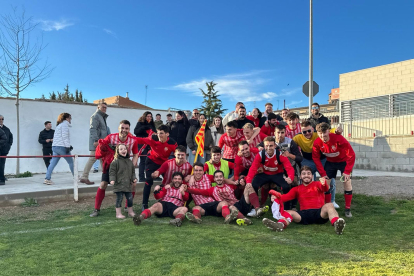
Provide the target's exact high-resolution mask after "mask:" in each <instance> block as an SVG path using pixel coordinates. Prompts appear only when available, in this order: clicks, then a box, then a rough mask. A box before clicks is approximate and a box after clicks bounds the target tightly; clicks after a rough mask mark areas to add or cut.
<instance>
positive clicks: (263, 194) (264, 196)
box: [260, 187, 270, 205]
mask: <svg viewBox="0 0 414 276" xmlns="http://www.w3.org/2000/svg"><path fill="white" fill-rule="evenodd" d="M269 191H270V189H266V188H263V187H262V188H261V189H260V205H264V204H265V203H266V200H267V197H268V196H269Z"/></svg>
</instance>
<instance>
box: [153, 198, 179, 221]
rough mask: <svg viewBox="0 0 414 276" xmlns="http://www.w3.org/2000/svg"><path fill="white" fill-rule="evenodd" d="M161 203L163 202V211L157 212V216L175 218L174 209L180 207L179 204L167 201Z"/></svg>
mask: <svg viewBox="0 0 414 276" xmlns="http://www.w3.org/2000/svg"><path fill="white" fill-rule="evenodd" d="M159 203H161V205H162V213H161V214H156V216H157V217H159V218H165V217H170V218H174V215H173V214H174V211H175V210H176V209H177V208H178V206H177V205H175V204H173V203H171V202H167V201H159Z"/></svg>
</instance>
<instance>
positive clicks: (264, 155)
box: [262, 148, 280, 165]
mask: <svg viewBox="0 0 414 276" xmlns="http://www.w3.org/2000/svg"><path fill="white" fill-rule="evenodd" d="M275 150H276V159H277V163H278V164H280V158H279V156H280V151H279V150H278V149H277V148H276V149H275ZM265 161H266V150H264V149H262V164H263V165H264V163H265Z"/></svg>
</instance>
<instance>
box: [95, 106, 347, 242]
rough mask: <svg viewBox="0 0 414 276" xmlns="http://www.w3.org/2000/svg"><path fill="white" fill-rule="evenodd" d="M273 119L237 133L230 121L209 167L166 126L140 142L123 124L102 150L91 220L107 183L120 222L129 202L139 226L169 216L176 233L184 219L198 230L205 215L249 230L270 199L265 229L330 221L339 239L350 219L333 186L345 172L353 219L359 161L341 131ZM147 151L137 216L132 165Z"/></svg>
mask: <svg viewBox="0 0 414 276" xmlns="http://www.w3.org/2000/svg"><path fill="white" fill-rule="evenodd" d="M269 115H270V116H268V117H267V120H266V122H265V124H264V125H263V126H262V127H261V128H259V127H255V126H254V125H252V124H250V123H247V124H245V125H243V127H242V128H241V129H239V128H238V127H240V122H238V120H239V118H236V119H235V120H232V121H229V122H227V123H226V125H225V133H224V134H223V135H221V137H220V139H219V142H218V145H217V146H213V147H212V148H211V158H210V160H206V162H205V163H204V164H203V163H201V162H195V163H194V164H190V163H189V162H188V161H187V149H186V147H184V146H180V145H178V146H177V143H176V142H175V141H174V140H173V139H172V138H170V137H169V132H170V127H169V126H167V125H161V126H159V127H158V128H157V132H156V134H155V133H153V134H151V135H149V137H147V138H139V137H135V136H133V135H132V134H131V133H130V122H129V121H127V120H123V121H121V122H120V125H119V132H118V133H114V134H110V135H108V136H107V137H106V138H105V139H102V140H100V141H99V145H98V147H97V151H96V156H97V158H102V161H103V174H102V183H101V186H100V187H99V188H98V191H97V194H96V198H95V211H94V213H93V214H95V215H91V216H96V215H97V214H99V210H100V206H101V203H102V200H103V199H104V197H105V189H106V187H107V185H108V183H110V184H115V185H114V191H115V192H116V194H117V202H116V210H117V215H116V216H117V218H125V216H123V215H122V213H121V207H122V206H121V203H122V199H123V196H125V197H126V206H125V210H126V211H127V213H128V216H130V217H133V222H134V224H135V225H137V226H138V225H141V223H142V222H143V221H144V220H145V219H147V218H149V217H151V216H152V215H156V216H158V217H171V218H172V219H171V220H170V224H172V225H174V226H178V227H179V226H181V225H182V223H183V221H184V220H185V218H187V219H188V220H189V221H191V222H194V223H198V224H200V223H202V217H203V216H217V217H223V219H224V223H232V222H233V221H235V222H236V223H237V224H238V225H250V224H252V223H253V221H252V219H251V218H248V216H249V217H254V218H260V217H261V216H263V214H264V213H265V212H267V211H269V207H268V206H266V201H267V199H268V195H270V199H271V202H272V204H271V208H270V209H271V212H272V215H273V218H274V220H272V219H267V218H264V219H263V220H262V222H263V224H264V225H265V226H266V227H268V228H270V229H272V230H274V231H279V232H280V231H283V230H284V229H285V228H286V227H287V226H288V225H289V224H290V223H291V222H292V221H293V222H295V223H301V224H305V225H306V224H324V223H327V222H328V221H329V222H330V223H331V225H332V226H333V228H334V230H335V232H336V233H337V234H339V235H340V234H342V233H343V229H344V227H345V220H344V219H343V218H340V217H339V215H338V212H337V211H336V209H335V207H334V205H333V203H331V193H332V182H331V180H333V179H335V178H336V176H337V173H338V171H340V173H341V182H342V183H343V185H344V197H345V213H344V214H345V216H346V217H352V214H351V201H352V185H351V177H350V176H351V171H352V168H353V166H354V162H355V153H354V151H353V149H352V147H351V145H350V144H349V142H348V141H347V140H346V139H345V138H344V137H343V136H342V135H341V131H342V130H341V129H340V128H338V129H336V130H335V129H331V127H330V125H329V124H328V123H325V122H324V123H320V124H318V125H316V127H315V128H314V127H313V126H312V124H311V122H310V121H304V122H302V123H300V124H299V116H298V115H297V114H294V113H290V114H289V117H288V118H287V125H284V124H281V123H280V122H279V121H278V119H277V118H276V117H275V116H272V115H274V114H269ZM138 145H140V146H138ZM147 146H148V147H149V148H150V150H149V152H148V154H147V158H146V162H145V172H146V183H145V186H144V191H143V202H142V203H143V204H142V206H143V208H142V213H141V214H135V213H134V211H133V209H132V205H133V197H134V195H135V192H134V191H135V186H136V183H137V179H136V177H135V167H134V165H133V164H136V161H137V159H138V155H139V148H142V147H147ZM130 155H133V161H134V159H135V162H134V163H133V162H132V161H131V160H130ZM172 156H174V158H171V157H172ZM316 171H318V173H319V175H320V178H319V180H316V175H315V173H316ZM160 175H162V176H163V180H162V184H161V185H157V186H156V187H154V197H155V199H157V200H158V202H157V203H155V204H153V205H152V206H150V207H149V206H148V199H149V196H150V193H151V188H152V185H153V181H154V179H156V178H158V177H159V176H160ZM259 191H260V197H261V198H260V199H259ZM192 202H193V203H192ZM297 203H299V206H297ZM190 205H191V206H193V205H194V206H193V207H192V208H190V207H189V206H190Z"/></svg>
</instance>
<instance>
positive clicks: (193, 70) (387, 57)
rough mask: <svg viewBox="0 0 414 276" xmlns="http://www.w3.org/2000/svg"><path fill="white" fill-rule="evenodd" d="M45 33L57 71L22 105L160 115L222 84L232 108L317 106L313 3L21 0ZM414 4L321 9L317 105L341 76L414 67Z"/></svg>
mask: <svg viewBox="0 0 414 276" xmlns="http://www.w3.org/2000/svg"><path fill="white" fill-rule="evenodd" d="M12 5H16V6H18V7H21V6H22V5H23V6H24V7H25V10H26V14H27V15H30V16H32V17H33V19H34V20H35V21H36V22H40V23H41V24H40V27H41V28H39V30H38V34H40V33H42V34H43V41H44V43H47V44H48V46H47V48H46V49H45V50H44V52H43V54H42V57H43V59H44V60H45V59H46V58H47V59H48V62H49V63H50V64H51V65H52V66H53V67H55V70H54V71H53V73H52V74H51V76H50V77H49V78H48V79H46V80H44V81H43V82H41V83H38V84H36V85H35V86H31V87H29V88H28V89H27V90H26V91H25V92H24V94H23V95H22V96H23V97H26V98H36V97H40V96H41V95H42V93H43V94H45V95H48V94H49V92H51V91H63V88H64V86H65V85H66V84H67V83H68V84H69V87H70V90H71V91H72V92H74V91H75V89H76V88H77V89H79V90H82V91H83V93H84V96H85V97H86V98H87V99H88V100H89V101H93V100H96V99H99V98H103V97H110V96H115V95H121V96H123V95H125V94H126V92H129V95H130V98H131V99H132V100H135V101H138V102H140V103H145V85H148V96H147V97H148V98H147V105H148V106H150V107H152V108H159V109H167V108H168V107H174V108H180V109H193V108H194V107H199V106H200V105H201V102H202V98H201V97H200V92H199V90H198V88H205V84H204V83H205V82H206V81H211V80H214V81H215V82H217V83H218V85H217V88H218V89H217V90H219V91H220V92H221V99H222V101H223V104H224V107H225V108H227V109H230V110H232V109H233V108H234V104H235V103H236V102H237V101H243V102H244V103H245V104H246V106H247V109H248V110H251V109H252V108H253V107H254V103H255V104H256V106H258V107H259V108H262V107H263V106H264V103H266V102H268V101H270V102H272V103H273V104H274V108H275V109H277V107H278V105H279V107H280V108H282V107H283V101H284V100H286V104H287V106H288V107H290V108H293V107H299V106H306V104H307V102H308V98H306V97H305V96H304V95H303V94H302V92H301V91H302V85H303V84H304V83H305V82H306V81H307V80H308V74H309V73H308V66H309V57H308V54H309V46H308V41H309V1H275V0H273V1H270V0H269V1H247V0H238V1H216V0H214V1H212V0H210V1H189V0H186V1H184V0H183V1H172V0H156V1H107V0H106V1H79V0H71V1H32V0H31V1H29V0H27V1H20V0H13V1H11V0H3V1H1V3H0V11H1V12H0V13H1V14H5V13H9V12H11V6H12ZM413 10H414V1H408V0H407V1H403V0H394V1H377V0H350V1H328V0H319V1H314V8H313V12H314V80H315V81H316V82H317V83H318V84H319V86H320V92H319V94H318V95H317V96H316V97H315V101H317V102H319V103H320V104H325V103H327V100H328V94H329V92H330V89H331V88H334V87H338V86H339V74H341V73H346V72H350V71H354V70H359V69H364V68H368V67H373V66H378V65H383V64H387V63H392V62H398V61H402V60H407V59H412V58H414V53H413V46H414V43H413V42H414V37H413V35H412V34H413V30H414V21H413V20H412V19H410V18H412V11H413Z"/></svg>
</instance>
